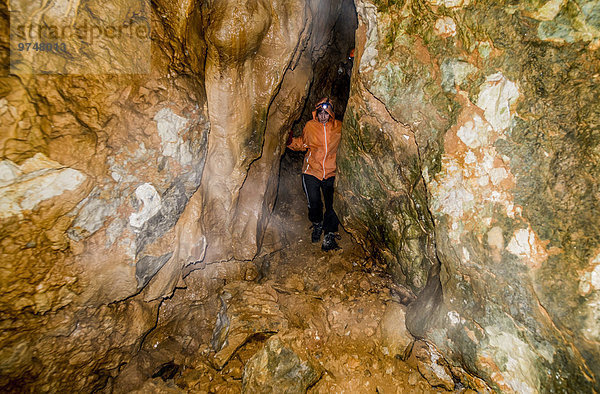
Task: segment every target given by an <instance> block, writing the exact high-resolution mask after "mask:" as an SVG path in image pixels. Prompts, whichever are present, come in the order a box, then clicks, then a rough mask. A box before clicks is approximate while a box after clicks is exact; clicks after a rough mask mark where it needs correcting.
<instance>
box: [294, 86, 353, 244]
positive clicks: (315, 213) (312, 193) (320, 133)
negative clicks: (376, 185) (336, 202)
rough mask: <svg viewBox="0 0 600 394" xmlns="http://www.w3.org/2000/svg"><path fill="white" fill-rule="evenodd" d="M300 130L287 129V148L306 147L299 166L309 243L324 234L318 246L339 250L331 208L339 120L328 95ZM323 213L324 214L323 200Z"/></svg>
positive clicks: (335, 223)
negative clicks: (295, 133) (309, 228)
mask: <svg viewBox="0 0 600 394" xmlns="http://www.w3.org/2000/svg"><path fill="white" fill-rule="evenodd" d="M312 115H313V118H312V120H309V121H308V122H307V123H306V125H305V126H304V130H302V136H300V137H296V138H294V137H293V135H292V132H291V131H290V138H289V139H288V144H287V146H288V148H290V149H292V150H296V151H304V150H306V155H305V157H304V165H303V166H302V187H303V188H304V192H305V193H306V198H307V199H308V218H309V220H310V221H311V222H312V229H313V231H312V242H319V240H320V239H321V234H322V233H325V237H324V238H323V244H322V245H321V249H323V250H324V251H329V250H332V249H338V248H339V247H338V244H337V242H336V238H338V239H339V235H337V234H336V233H337V231H338V225H339V220H338V217H337V215H336V213H335V211H334V210H333V183H334V181H335V171H336V162H335V160H336V154H337V149H338V146H339V144H340V138H341V131H342V122H340V121H339V120H337V119H335V114H334V112H333V106H332V105H331V103H330V102H329V99H328V98H324V99H322V100H321V101H319V102H318V103H317V105H316V107H315V110H314V111H313V113H312ZM321 191H323V200H324V201H325V214H323V201H322V200H321Z"/></svg>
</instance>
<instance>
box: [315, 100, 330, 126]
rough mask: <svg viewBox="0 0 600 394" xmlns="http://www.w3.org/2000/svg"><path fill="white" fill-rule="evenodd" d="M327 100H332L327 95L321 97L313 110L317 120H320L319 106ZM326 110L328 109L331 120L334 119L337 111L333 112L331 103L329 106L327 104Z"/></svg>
mask: <svg viewBox="0 0 600 394" xmlns="http://www.w3.org/2000/svg"><path fill="white" fill-rule="evenodd" d="M325 102H330V101H329V98H327V97H325V98H324V99H321V100H320V101H319V102H318V103H317V105H315V110H314V111H313V112H312V116H313V119H314V120H316V121H317V122H318V121H319V119H317V108H318V107H319V106H320V105H321V104H323V103H325ZM325 111H327V113H328V114H329V116H330V118H329V121H334V120H335V113H334V112H333V106H332V105H331V104H330V105H329V106H327V108H325Z"/></svg>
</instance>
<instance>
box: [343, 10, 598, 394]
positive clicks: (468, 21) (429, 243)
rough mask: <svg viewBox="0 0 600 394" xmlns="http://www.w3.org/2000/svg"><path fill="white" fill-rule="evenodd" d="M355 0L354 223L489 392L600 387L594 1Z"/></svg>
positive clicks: (346, 161)
mask: <svg viewBox="0 0 600 394" xmlns="http://www.w3.org/2000/svg"><path fill="white" fill-rule="evenodd" d="M356 3H357V11H358V14H359V28H358V30H357V50H356V59H355V62H356V64H357V65H358V67H355V69H354V74H353V81H352V91H351V95H350V99H349V106H348V108H347V111H346V117H345V119H344V127H343V131H342V138H343V141H342V144H341V148H340V152H338V166H339V168H340V171H339V176H338V179H337V181H338V188H337V191H338V196H339V199H340V200H341V201H340V203H339V213H340V216H341V218H342V220H343V222H344V225H345V227H346V228H347V229H349V231H351V232H352V233H353V234H354V235H355V236H356V238H358V239H362V240H363V243H364V244H365V246H366V247H367V248H368V249H370V250H372V252H373V254H374V255H375V256H376V257H378V258H379V259H380V260H382V261H384V262H385V263H386V264H387V265H388V267H389V269H390V271H391V273H392V275H393V276H394V278H395V279H396V280H397V281H398V282H400V283H403V284H407V285H409V286H410V287H411V288H412V289H413V291H415V292H418V293H419V294H420V295H419V298H418V300H417V301H416V302H414V303H413V304H412V305H410V306H409V308H408V311H407V326H408V327H409V328H410V330H411V332H412V334H414V335H415V336H417V337H422V338H426V339H427V340H429V341H431V342H432V343H435V345H436V347H437V348H438V349H439V351H440V352H441V353H442V354H444V355H445V356H446V357H447V359H448V360H450V361H451V362H453V363H468V366H467V365H464V367H465V369H467V370H469V371H473V372H474V373H475V374H476V375H478V376H480V377H482V378H484V379H485V380H486V381H487V382H488V383H490V384H491V385H492V386H493V387H494V389H495V390H506V391H518V392H536V391H598V387H599V386H598V381H599V380H600V370H598V368H597V367H596V366H597V365H600V348H599V347H598V344H597V343H598V338H599V336H598V335H599V333H600V328H599V327H600V326H599V323H598V321H599V320H598V308H596V307H595V306H594V305H596V304H597V302H598V299H599V298H598V293H597V290H595V287H593V286H592V285H591V284H590V283H591V282H590V280H591V277H592V273H593V272H594V271H595V269H596V267H597V266H598V263H597V261H598V257H597V256H598V253H599V250H600V229H599V227H598V226H597V225H596V223H597V220H596V219H595V217H596V216H598V214H597V213H598V212H600V205H599V200H598V198H597V190H598V182H597V179H600V172H599V168H600V166H599V163H600V162H599V160H598V156H597V155H596V154H590V152H597V151H598V138H596V137H595V136H597V135H598V130H597V129H598V128H597V122H596V120H595V119H596V118H597V117H598V105H597V104H596V101H597V100H595V97H597V96H599V95H600V90H599V89H600V88H599V86H600V84H599V83H598V82H600V58H599V56H600V55H599V52H598V50H597V49H598V46H599V45H600V41H598V37H597V33H598V30H597V28H596V27H591V26H596V25H597V20H598V18H597V17H596V15H597V13H598V5H597V2H590V1H573V2H571V1H569V2H567V1H535V2H519V4H516V3H514V4H508V3H507V2H492V1H484V2H471V1H437V0H436V1H428V2H425V3H424V2H419V1H407V2H395V3H394V2H392V3H384V2H380V1H371V0H360V1H357V2H356ZM584 31H585V32H586V33H583V32H584ZM455 32H456V34H455ZM595 196H596V197H595Z"/></svg>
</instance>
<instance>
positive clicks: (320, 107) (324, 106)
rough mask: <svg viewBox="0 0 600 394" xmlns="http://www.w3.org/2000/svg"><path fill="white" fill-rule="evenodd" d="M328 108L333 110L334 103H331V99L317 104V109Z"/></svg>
mask: <svg viewBox="0 0 600 394" xmlns="http://www.w3.org/2000/svg"><path fill="white" fill-rule="evenodd" d="M328 108H331V109H332V110H333V105H331V103H330V102H329V100H327V101H325V102H323V103H321V104H318V105H317V110H319V109H323V110H326V109H328Z"/></svg>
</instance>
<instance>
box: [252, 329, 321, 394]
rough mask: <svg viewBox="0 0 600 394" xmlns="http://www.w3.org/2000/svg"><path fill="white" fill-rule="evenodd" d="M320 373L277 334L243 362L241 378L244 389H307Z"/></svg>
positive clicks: (304, 390)
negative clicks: (244, 363) (245, 362)
mask: <svg viewBox="0 0 600 394" xmlns="http://www.w3.org/2000/svg"><path fill="white" fill-rule="evenodd" d="M319 377H320V373H319V372H318V370H317V369H316V368H315V367H314V366H313V365H312V363H311V362H310V361H309V360H303V359H301V358H300V357H299V356H298V355H297V354H296V353H294V351H293V350H292V349H291V348H290V347H288V346H287V345H286V344H285V342H283V341H282V340H281V339H280V338H279V337H278V336H274V337H271V338H270V339H269V340H268V341H267V342H266V343H265V346H264V347H263V349H262V350H260V351H259V352H258V353H256V354H255V355H254V356H253V357H252V358H251V359H250V360H249V361H248V363H247V364H246V366H245V368H244V375H243V378H242V381H243V386H242V392H245V393H290V394H291V393H306V390H307V389H308V388H309V387H310V386H312V385H313V384H315V383H316V382H317V380H319Z"/></svg>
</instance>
